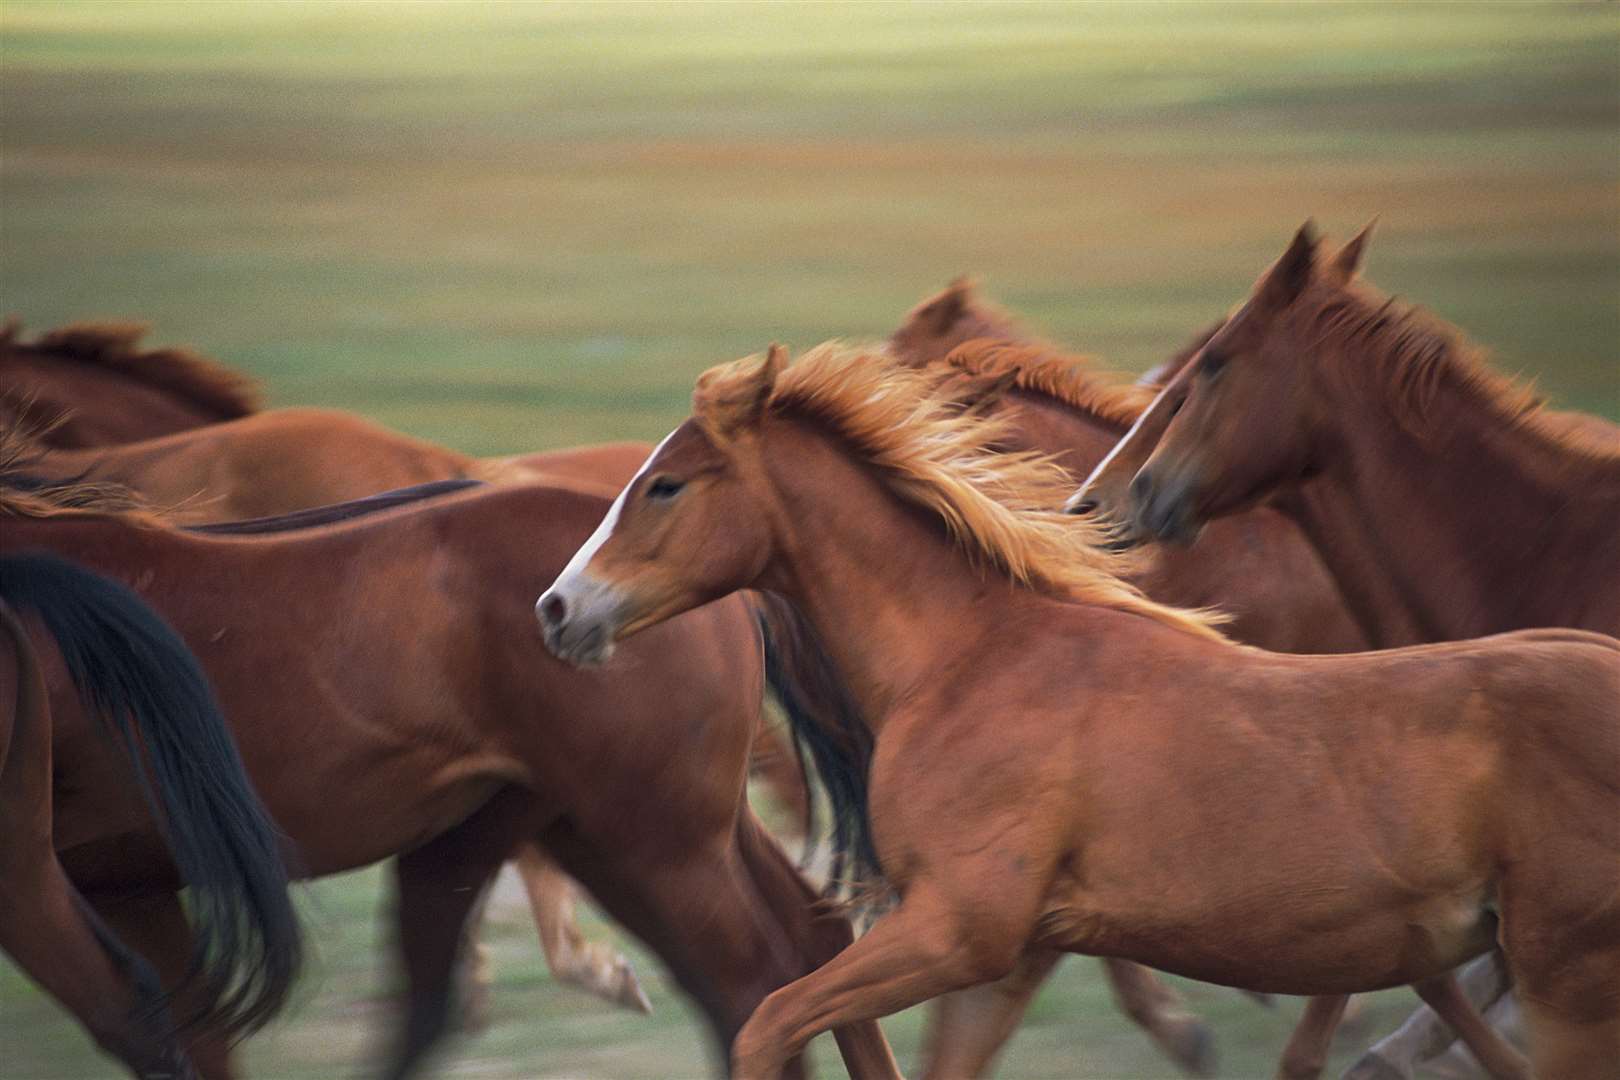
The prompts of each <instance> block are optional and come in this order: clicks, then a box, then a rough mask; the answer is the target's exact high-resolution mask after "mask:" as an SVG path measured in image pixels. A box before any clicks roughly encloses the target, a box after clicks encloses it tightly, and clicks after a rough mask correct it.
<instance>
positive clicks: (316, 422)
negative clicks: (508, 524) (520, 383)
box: [13, 408, 807, 1012]
mask: <svg viewBox="0 0 1620 1080" xmlns="http://www.w3.org/2000/svg"><path fill="white" fill-rule="evenodd" d="M18 437H20V436H17V435H15V434H14V435H13V438H18ZM650 449H651V448H650V447H649V446H647V445H646V444H644V443H608V444H604V445H601V446H585V447H573V448H568V449H562V450H551V451H542V452H539V453H533V454H524V455H518V456H514V457H502V458H482V459H481V458H474V457H471V456H469V455H467V454H463V453H460V452H459V451H455V450H451V449H449V448H447V447H442V446H438V445H435V444H433V443H430V442H427V441H425V440H422V439H416V438H412V437H411V436H409V435H404V434H401V433H399V432H395V431H391V430H389V429H388V428H386V427H383V426H382V425H380V424H377V423H374V422H373V421H371V420H368V419H366V418H364V417H362V416H358V415H356V414H354V413H350V412H344V411H341V410H337V409H314V408H290V409H273V410H270V411H266V412H260V413H254V414H251V415H249V416H245V417H242V418H240V419H236V420H227V421H222V422H220V423H215V424H209V425H207V426H204V427H197V428H193V429H190V430H187V431H181V432H177V433H174V434H171V435H164V436H161V437H157V438H151V439H143V440H140V441H136V442H128V443H123V444H119V445H113V446H95V447H85V448H82V449H76V450H52V451H50V452H49V453H43V454H34V455H30V458H29V461H28V468H29V469H30V471H31V472H33V473H36V474H39V475H43V476H47V477H54V478H58V479H63V478H73V477H94V478H96V479H97V480H99V481H105V482H110V483H116V484H122V485H124V486H126V487H128V488H130V489H132V490H134V491H137V492H139V493H140V494H141V495H142V496H143V497H145V498H146V499H147V500H148V501H150V502H151V503H153V504H154V505H157V506H162V507H164V508H166V512H165V517H166V519H167V520H169V521H171V522H174V523H176V524H187V523H202V522H209V523H211V522H220V521H238V520H243V519H250V518H261V517H272V516H276V515H282V514H288V513H291V512H293V511H297V510H302V509H305V508H310V507H317V506H326V505H329V504H332V503H338V502H345V501H349V500H354V499H359V498H362V497H364V496H368V495H372V494H374V493H376V492H381V491H388V490H392V489H397V488H403V487H407V486H410V485H416V484H422V483H426V482H429V481H434V480H442V479H450V478H457V477H471V478H476V479H483V480H490V481H510V482H516V481H519V480H525V479H539V478H547V477H549V478H553V479H558V480H577V481H581V482H587V483H596V484H601V485H604V489H603V490H604V493H605V494H608V495H612V494H613V492H615V491H616V490H617V489H618V487H619V486H621V485H622V484H623V483H624V482H625V481H626V480H628V479H629V478H630V476H631V474H633V473H634V472H635V470H636V467H637V466H639V465H640V464H641V462H642V461H644V460H645V459H646V457H647V453H648V451H649V450H650ZM794 760H795V759H794V756H793V753H792V751H791V750H790V749H788V748H787V747H786V746H785V745H784V744H783V742H782V739H781V736H780V735H779V734H778V733H777V729H776V728H775V727H773V726H770V725H768V724H767V725H766V726H765V727H763V728H762V730H761V736H760V739H759V740H758V742H757V743H756V749H755V763H756V767H757V768H758V769H759V770H760V771H761V772H762V774H763V775H764V777H765V779H766V780H767V781H768V783H769V784H770V787H771V790H772V792H773V794H775V795H776V796H777V797H778V798H779V799H781V800H782V802H783V805H784V806H786V807H787V808H788V809H789V810H790V812H792V813H793V814H794V815H795V820H798V819H802V818H803V816H804V814H805V813H806V810H807V803H806V798H807V796H806V793H805V788H804V785H803V782H802V781H801V779H800V777H799V774H798V770H797V769H796V768H795V767H794ZM515 865H516V866H517V868H518V871H519V873H520V875H521V876H522V877H523V879H524V885H525V889H526V892H527V894H528V897H529V900H530V907H531V910H532V912H533V915H534V919H535V924H536V927H537V929H538V931H539V935H540V942H541V946H542V949H543V950H544V952H545V957H546V962H547V965H548V966H549V967H550V968H551V971H552V973H553V974H554V975H555V976H556V977H557V978H558V980H560V981H561V982H564V983H568V984H571V985H575V986H579V987H581V988H582V989H584V990H586V991H587V992H590V993H593V994H596V995H598V996H600V997H603V998H606V999H607V1000H609V1001H613V1002H616V1003H618V1004H621V1005H625V1006H627V1007H629V1008H632V1009H637V1010H640V1011H643V1012H647V1011H650V1009H651V1006H650V1005H649V1004H648V1002H647V998H646V995H645V994H644V993H643V992H642V989H641V985H640V983H639V982H638V980H637V979H636V976H635V973H634V970H633V969H632V967H631V964H630V961H629V960H628V959H627V958H625V957H624V956H623V955H621V954H620V953H619V952H617V951H616V950H614V949H612V948H611V947H610V946H608V945H606V944H603V943H600V942H594V941H590V940H588V939H586V937H585V936H584V934H583V933H582V932H581V931H580V929H579V926H578V923H577V921H576V920H575V918H574V914H573V896H572V892H573V890H572V887H571V885H570V884H569V882H568V880H567V878H566V877H564V876H562V875H561V874H559V873H558V872H557V871H556V868H555V867H554V866H552V865H551V864H550V863H549V862H548V861H547V860H546V859H545V857H544V856H543V855H542V854H540V853H539V852H537V851H533V850H528V851H526V852H525V853H524V854H523V856H522V857H521V858H519V859H517V860H515ZM479 979H480V987H482V986H483V982H484V971H483V968H482V967H480V968H479Z"/></svg>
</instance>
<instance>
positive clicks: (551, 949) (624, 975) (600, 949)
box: [513, 842, 652, 1013]
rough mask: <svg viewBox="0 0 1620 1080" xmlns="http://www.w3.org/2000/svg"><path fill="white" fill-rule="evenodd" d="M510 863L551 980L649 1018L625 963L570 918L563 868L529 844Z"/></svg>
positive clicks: (570, 894)
mask: <svg viewBox="0 0 1620 1080" xmlns="http://www.w3.org/2000/svg"><path fill="white" fill-rule="evenodd" d="M513 863H514V865H516V867H517V871H518V876H519V877H520V878H522V880H523V888H524V891H525V892H527V893H528V896H529V911H530V913H532V914H533V916H534V925H535V929H536V930H538V931H539V933H540V949H541V951H542V952H544V953H545V955H546V966H547V967H549V968H550V969H551V974H552V976H553V977H554V978H556V979H557V981H558V982H563V983H568V984H570V985H572V986H577V987H579V988H580V989H582V990H584V991H586V992H587V993H591V994H595V995H596V996H597V997H600V998H605V999H606V1000H608V1001H611V1002H613V1003H615V1004H617V1005H623V1006H624V1007H625V1008H627V1009H633V1010H635V1011H636V1012H640V1013H651V1012H652V1002H650V1001H648V1000H647V994H646V992H645V991H643V990H642V989H641V981H640V980H639V979H637V978H636V972H635V969H634V968H633V967H632V966H631V964H630V961H629V959H627V958H626V957H625V955H624V954H623V953H621V952H619V951H618V950H617V949H615V948H613V947H612V946H610V945H608V944H606V943H605V942H600V941H591V940H589V939H588V938H586V937H585V935H584V934H583V933H582V932H581V931H580V929H579V922H578V921H577V919H576V918H575V915H574V883H573V881H571V880H570V879H569V877H568V875H567V874H564V873H563V872H562V868H561V867H559V866H558V865H557V864H556V863H555V862H553V861H552V860H551V859H550V858H549V857H548V856H546V855H545V854H543V853H542V852H541V851H540V849H539V848H538V847H536V846H535V845H534V844H533V843H532V842H529V843H524V844H522V845H521V846H519V848H518V851H517V857H516V858H515V859H514V860H513Z"/></svg>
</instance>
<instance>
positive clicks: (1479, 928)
mask: <svg viewBox="0 0 1620 1080" xmlns="http://www.w3.org/2000/svg"><path fill="white" fill-rule="evenodd" d="M1251 884H1255V883H1252V882H1251ZM1260 884H1261V887H1259V888H1249V889H1245V890H1243V891H1240V892H1239V891H1234V892H1214V891H1207V890H1201V889H1194V890H1190V891H1188V892H1185V893H1182V894H1180V895H1177V896H1162V895H1161V896H1158V897H1151V896H1140V895H1138V896H1120V897H1117V898H1114V899H1113V900H1111V901H1109V902H1107V903H1106V904H1105V903H1099V900H1098V897H1097V896H1095V895H1093V894H1090V893H1087V892H1084V891H1082V890H1080V889H1078V888H1075V889H1073V890H1072V891H1071V892H1070V893H1069V894H1068V895H1067V896H1064V897H1060V898H1058V900H1057V903H1056V904H1055V905H1054V907H1053V909H1051V913H1050V914H1049V915H1048V916H1047V919H1046V921H1045V925H1046V927H1047V932H1045V933H1043V936H1044V937H1046V938H1047V939H1048V940H1049V941H1050V942H1051V943H1053V944H1059V945H1061V947H1063V948H1066V949H1069V950H1071V951H1074V952H1082V953H1090V954H1095V955H1106V956H1118V957H1123V958H1125V959H1130V960H1135V961H1137V962H1139V963H1143V964H1146V965H1148V966H1150V967H1154V968H1158V969H1160V970H1163V971H1170V972H1174V973H1175V974H1178V975H1183V976H1186V977H1188V978H1193V979H1198V980H1200V981H1202V982H1211V983H1221V984H1225V985H1229V986H1237V987H1242V988H1244V989H1247V990H1254V991H1257V992H1265V993H1277V994H1332V993H1352V992H1359V991H1364V990H1377V989H1382V988H1385V987H1390V986H1402V985H1405V984H1408V983H1411V982H1414V981H1416V980H1418V979H1421V978H1425V977H1428V976H1430V975H1434V974H1438V973H1439V972H1442V971H1446V970H1449V969H1451V968H1453V967H1456V966H1457V965H1459V964H1461V963H1463V962H1465V961H1467V960H1469V959H1470V958H1472V957H1474V956H1477V955H1479V954H1480V953H1483V952H1485V951H1487V950H1488V949H1490V948H1491V946H1492V945H1493V944H1494V941H1495V934H1496V919H1495V917H1494V916H1493V915H1492V914H1491V913H1490V912H1489V910H1488V909H1487V906H1486V904H1487V897H1486V895H1485V894H1484V893H1483V891H1482V890H1477V889H1463V890H1458V891H1452V892H1447V893H1444V894H1440V895H1434V896H1430V897H1426V898H1422V899H1411V898H1408V899H1406V900H1404V901H1392V899H1391V897H1390V896H1389V895H1387V893H1384V891H1383V890H1378V889H1367V890H1359V889H1354V888H1348V887H1347V888H1342V889H1336V888H1317V889H1313V888H1312V887H1310V886H1309V885H1306V884H1304V883H1302V882H1301V883H1293V887H1289V883H1286V882H1284V883H1281V884H1280V886H1279V887H1274V888H1266V887H1264V885H1263V883H1260Z"/></svg>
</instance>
